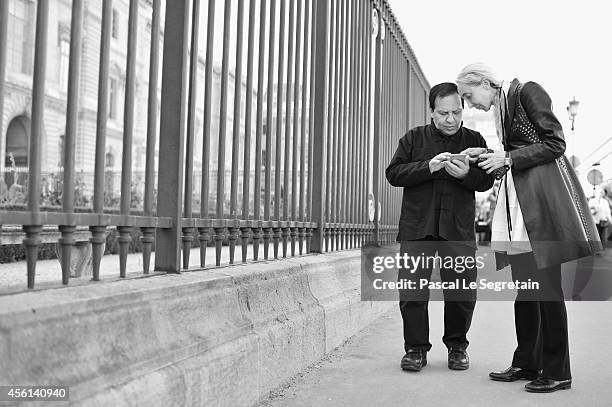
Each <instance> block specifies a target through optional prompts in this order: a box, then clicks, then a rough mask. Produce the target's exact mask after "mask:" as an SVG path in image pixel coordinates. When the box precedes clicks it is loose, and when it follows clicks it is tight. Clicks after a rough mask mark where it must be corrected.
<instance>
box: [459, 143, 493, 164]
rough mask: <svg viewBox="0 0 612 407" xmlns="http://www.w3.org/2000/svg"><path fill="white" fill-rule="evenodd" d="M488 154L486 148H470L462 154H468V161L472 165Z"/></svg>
mask: <svg viewBox="0 0 612 407" xmlns="http://www.w3.org/2000/svg"><path fill="white" fill-rule="evenodd" d="M486 152H487V149H486V148H484V147H469V148H466V149H465V150H463V151H462V152H461V154H467V155H468V160H470V162H471V163H475V162H476V161H477V160H478V156H479V155H480V154H484V153H486Z"/></svg>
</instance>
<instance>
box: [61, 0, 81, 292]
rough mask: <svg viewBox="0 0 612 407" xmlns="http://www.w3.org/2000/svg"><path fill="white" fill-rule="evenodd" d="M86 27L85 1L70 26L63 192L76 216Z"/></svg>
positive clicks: (69, 230) (75, 8)
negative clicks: (84, 24) (80, 99)
mask: <svg viewBox="0 0 612 407" xmlns="http://www.w3.org/2000/svg"><path fill="white" fill-rule="evenodd" d="M82 24H83V0H74V1H73V2H72V16H71V23H70V61H69V63H68V100H67V106H66V131H65V138H64V162H63V165H64V185H63V191H62V208H63V211H64V213H67V214H72V213H74V173H75V168H74V166H75V162H74V150H75V144H76V137H77V134H76V133H77V128H78V113H79V83H80V77H81V42H82V38H81V32H82ZM59 230H60V232H61V237H60V239H59V244H60V246H61V264H62V284H68V280H69V279H70V258H71V253H72V247H73V246H74V244H75V243H76V240H75V239H74V231H75V230H76V225H75V223H74V219H73V218H72V217H70V218H69V219H68V222H67V223H66V224H65V225H60V226H59Z"/></svg>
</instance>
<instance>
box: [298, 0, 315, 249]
mask: <svg viewBox="0 0 612 407" xmlns="http://www.w3.org/2000/svg"><path fill="white" fill-rule="evenodd" d="M309 33H310V3H309V0H305V1H304V48H303V50H304V51H303V52H304V59H303V66H302V87H301V89H302V109H301V112H302V118H301V127H300V131H301V142H300V199H299V208H298V212H299V214H300V215H299V220H300V221H302V222H305V221H306V220H307V213H306V210H307V209H306V206H307V205H306V200H307V199H308V198H307V197H306V123H307V120H308V117H309V116H310V111H309V109H307V107H306V106H307V104H306V103H307V101H308V89H307V87H306V85H307V84H308V85H310V81H309V80H308V78H309V77H308V58H309V52H308V41H309V39H310V35H309ZM310 57H311V58H312V55H311V56H310ZM299 233H300V234H299V237H300V254H303V253H304V249H303V241H304V238H305V237H306V228H305V227H303V226H302V228H301V229H300V231H299Z"/></svg>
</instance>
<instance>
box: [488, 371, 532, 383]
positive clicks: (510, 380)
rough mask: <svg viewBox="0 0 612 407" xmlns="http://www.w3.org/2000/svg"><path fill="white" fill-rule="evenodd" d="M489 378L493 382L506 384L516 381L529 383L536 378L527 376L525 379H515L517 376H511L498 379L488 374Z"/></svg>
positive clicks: (522, 377)
mask: <svg viewBox="0 0 612 407" xmlns="http://www.w3.org/2000/svg"><path fill="white" fill-rule="evenodd" d="M489 378H490V379H491V380H495V381H496V382H506V383H510V382H516V381H518V380H528V381H530V382H531V381H533V380H535V379H536V378H537V377H536V376H528V377H527V376H520V377H517V376H511V377H499V376H492V375H491V374H490V373H489Z"/></svg>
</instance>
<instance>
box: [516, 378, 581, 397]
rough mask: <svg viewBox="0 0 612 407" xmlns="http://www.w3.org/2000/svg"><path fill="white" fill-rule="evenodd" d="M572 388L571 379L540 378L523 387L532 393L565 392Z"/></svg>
mask: <svg viewBox="0 0 612 407" xmlns="http://www.w3.org/2000/svg"><path fill="white" fill-rule="evenodd" d="M571 388H572V379H567V380H553V379H548V378H545V377H540V378H538V379H536V380H534V381H532V382H529V383H527V384H526V385H525V390H527V391H529V392H532V393H552V392H553V391H557V390H567V389H571Z"/></svg>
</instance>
